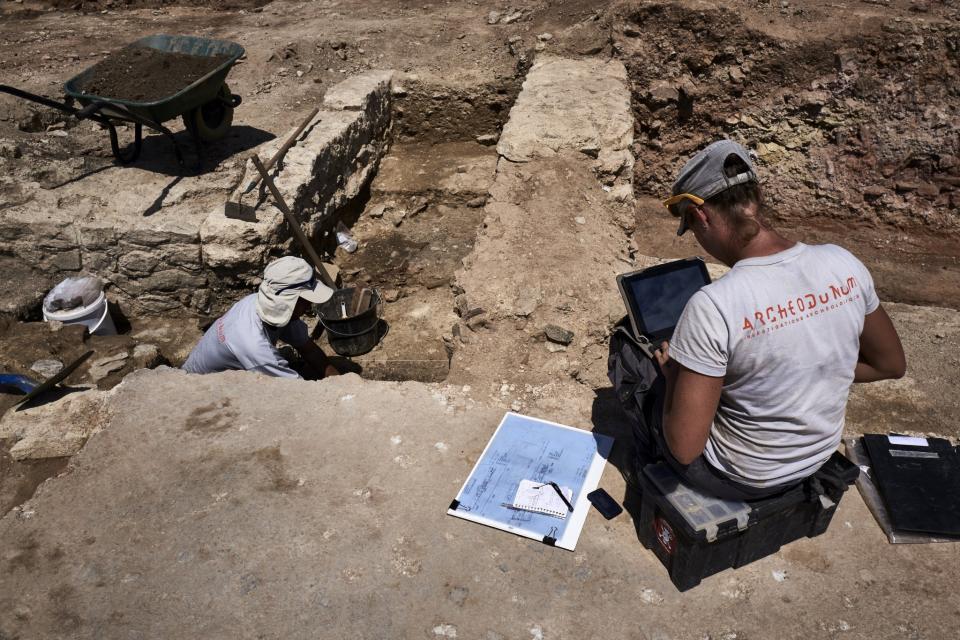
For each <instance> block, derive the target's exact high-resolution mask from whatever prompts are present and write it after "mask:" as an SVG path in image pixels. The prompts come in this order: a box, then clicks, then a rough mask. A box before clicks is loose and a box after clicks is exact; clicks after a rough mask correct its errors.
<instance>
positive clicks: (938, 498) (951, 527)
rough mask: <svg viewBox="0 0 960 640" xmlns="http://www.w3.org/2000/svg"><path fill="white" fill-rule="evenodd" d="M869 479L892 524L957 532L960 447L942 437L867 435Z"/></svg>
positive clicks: (934, 531)
mask: <svg viewBox="0 0 960 640" xmlns="http://www.w3.org/2000/svg"><path fill="white" fill-rule="evenodd" d="M863 443H864V445H865V446H866V448H867V453H868V454H869V455H870V466H871V468H872V471H873V473H872V475H873V479H874V481H875V482H876V484H877V486H878V487H879V488H880V495H881V496H883V502H884V504H885V505H886V507H887V512H888V513H889V514H890V521H891V523H892V524H893V528H894V529H896V530H900V531H914V532H922V533H930V534H937V535H945V536H960V452H958V451H957V448H955V447H954V446H953V445H951V444H950V442H948V441H947V440H944V439H942V438H905V437H902V436H896V435H892V436H885V435H878V434H868V435H865V436H863Z"/></svg>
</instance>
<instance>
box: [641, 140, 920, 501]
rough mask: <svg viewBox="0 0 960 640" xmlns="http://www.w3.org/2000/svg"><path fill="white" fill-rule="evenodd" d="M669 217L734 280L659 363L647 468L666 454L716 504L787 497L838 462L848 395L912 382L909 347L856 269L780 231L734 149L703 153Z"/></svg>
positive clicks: (693, 310) (828, 249)
mask: <svg viewBox="0 0 960 640" xmlns="http://www.w3.org/2000/svg"><path fill="white" fill-rule="evenodd" d="M664 204H665V205H666V206H667V207H668V208H669V210H670V212H671V213H672V214H673V215H674V216H675V217H678V218H679V219H680V226H679V229H678V230H677V235H682V234H683V233H684V232H685V231H687V230H690V231H692V232H693V234H694V236H695V237H696V240H697V242H698V243H699V244H700V246H701V247H702V248H703V249H704V250H705V251H707V252H708V253H709V254H710V255H712V256H713V257H715V258H716V259H717V260H719V261H720V262H722V263H724V264H726V265H727V266H729V267H731V270H730V271H729V272H728V273H727V274H726V275H724V276H723V277H722V278H719V279H718V280H717V281H716V282H713V283H711V284H709V285H707V286H705V287H703V288H702V289H701V290H700V291H698V292H697V293H696V294H694V296H693V297H692V298H691V299H690V301H689V302H688V303H687V305H686V307H685V308H684V311H683V314H682V316H681V318H680V321H679V323H678V325H677V327H676V330H675V332H674V334H673V337H672V340H671V342H670V343H669V344H668V343H666V342H664V343H663V344H662V345H661V346H660V349H658V350H657V351H656V352H655V355H656V360H657V363H656V364H657V366H658V368H659V370H660V372H661V375H659V376H658V377H657V378H656V379H655V380H651V381H650V383H651V385H650V386H652V389H651V392H650V393H649V394H647V397H645V398H643V401H642V403H641V404H642V406H643V407H644V412H643V414H644V416H645V418H646V420H645V422H647V424H644V425H640V426H639V428H638V429H635V432H637V438H638V441H639V442H640V447H641V451H640V460H641V462H642V461H643V459H644V457H646V458H647V459H649V458H652V457H659V456H660V455H662V456H664V457H666V459H667V461H668V462H669V463H670V464H671V465H672V466H673V467H674V469H675V470H676V471H677V472H678V473H680V475H681V476H682V477H683V478H684V479H685V481H687V482H688V483H689V484H691V485H694V486H696V487H698V488H700V489H702V490H704V491H706V492H708V493H711V494H713V495H715V496H718V497H720V498H726V499H732V500H753V499H759V498H763V497H766V496H770V495H774V494H777V493H780V492H782V491H785V490H787V489H788V488H790V487H792V486H795V485H796V484H798V483H799V482H801V481H803V480H804V479H805V478H807V477H808V476H810V475H812V474H813V473H815V472H816V471H817V470H818V469H819V468H820V467H821V466H822V465H823V463H824V462H826V460H827V459H828V458H829V457H830V456H831V455H832V454H833V452H834V451H835V450H836V449H837V446H838V445H839V443H840V438H841V434H842V432H843V426H844V417H845V412H846V405H847V397H848V394H849V391H850V385H851V384H852V383H854V382H871V381H875V380H883V379H887V378H899V377H902V376H903V375H904V373H905V371H906V359H905V357H904V353H903V348H902V346H901V344H900V338H899V336H898V335H897V331H896V329H895V328H894V326H893V323H892V322H891V321H890V318H889V316H888V315H887V313H886V312H885V311H884V309H883V307H882V306H881V305H880V302H879V299H878V298H877V294H876V291H875V290H874V284H873V279H872V278H871V276H870V273H869V271H868V270H867V268H866V267H865V266H864V265H863V264H862V263H861V262H860V261H859V260H858V259H857V258H855V257H854V256H853V255H852V254H851V253H849V252H848V251H847V250H845V249H842V248H841V247H838V246H835V245H829V244H827V245H806V244H803V243H802V242H795V241H793V240H788V239H787V238H785V237H783V236H781V235H780V234H779V233H777V232H776V231H775V230H774V229H773V228H772V227H771V225H770V222H769V221H768V220H767V218H766V216H765V215H764V203H763V195H762V192H761V189H760V185H759V184H758V182H757V175H756V173H755V172H754V168H753V166H752V163H751V161H750V157H749V155H748V153H747V151H746V150H745V149H744V148H743V147H742V146H740V145H739V144H737V143H735V142H732V141H730V140H721V141H719V142H715V143H713V144H711V145H710V146H709V147H707V148H706V149H704V150H702V151H700V152H699V153H698V154H696V155H695V156H694V157H693V158H692V159H691V160H689V161H688V162H687V163H686V164H685V165H684V167H683V169H682V170H681V172H680V175H679V177H678V179H677V181H676V182H675V183H674V185H673V195H672V197H671V198H669V199H668V200H666V201H665V202H664ZM647 362H649V361H647ZM650 370H651V371H653V370H654V367H650ZM644 442H646V443H647V447H648V448H647V450H646V451H643V447H644V444H643V443H644Z"/></svg>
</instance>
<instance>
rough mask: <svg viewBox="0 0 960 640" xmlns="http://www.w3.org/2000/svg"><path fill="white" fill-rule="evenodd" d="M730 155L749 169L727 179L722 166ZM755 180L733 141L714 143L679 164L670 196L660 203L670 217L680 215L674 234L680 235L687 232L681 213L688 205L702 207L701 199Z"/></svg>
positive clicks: (747, 156) (747, 157)
mask: <svg viewBox="0 0 960 640" xmlns="http://www.w3.org/2000/svg"><path fill="white" fill-rule="evenodd" d="M731 155H736V156H738V157H739V158H740V159H741V160H743V162H744V163H745V164H746V165H747V166H748V167H750V169H749V170H748V171H745V172H743V173H740V174H737V175H735V176H732V177H729V178H728V177H727V175H726V174H725V173H724V172H723V164H724V163H725V162H726V161H727V158H729V157H730V156H731ZM756 180H757V174H756V172H755V171H754V170H753V162H751V161H750V153H749V152H748V151H747V150H746V149H744V148H743V146H741V145H740V144H737V143H736V142H734V141H733V140H718V141H716V142H714V143H712V144H711V145H709V146H708V147H707V148H705V149H703V150H701V151H700V152H699V153H697V155H695V156H693V157H692V158H690V159H689V160H687V163H686V164H685V165H683V169H681V170H680V175H679V176H678V177H677V181H676V182H674V183H673V189H672V191H671V194H672V195H671V197H670V198H667V199H666V200H664V201H663V204H664V205H665V206H666V207H667V208H668V209H670V211H671V212H672V213H673V214H674V215H678V216H680V226H679V228H678V229H677V235H678V236H682V235H683V234H684V232H686V230H687V218H686V216H684V215H683V214H684V211H686V208H687V206H688V205H689V203H691V202H693V203H694V204H698V205H699V204H703V202H704V200H707V199H709V198H712V197H713V196H715V195H717V194H718V193H720V192H721V191H725V190H726V189H729V188H730V187H733V186H736V185H738V184H743V183H744V182H750V181H756Z"/></svg>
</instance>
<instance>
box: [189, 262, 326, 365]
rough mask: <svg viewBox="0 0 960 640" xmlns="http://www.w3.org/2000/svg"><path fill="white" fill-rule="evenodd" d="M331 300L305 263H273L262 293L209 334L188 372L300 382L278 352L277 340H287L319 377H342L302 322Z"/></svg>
mask: <svg viewBox="0 0 960 640" xmlns="http://www.w3.org/2000/svg"><path fill="white" fill-rule="evenodd" d="M332 295H333V290H332V289H330V288H329V287H327V286H326V285H324V284H323V283H322V282H320V281H319V280H318V279H317V276H316V273H315V272H314V270H313V267H311V266H310V265H309V264H308V263H307V261H306V260H303V259H301V258H296V257H293V256H286V257H284V258H280V259H279V260H274V261H273V262H271V263H270V264H268V265H267V268H266V269H265V270H264V272H263V282H262V283H260V289H259V290H258V291H257V293H252V294H250V295H248V296H247V297H245V298H243V299H242V300H240V301H239V302H237V303H236V304H235V305H233V307H231V308H230V310H229V311H227V313H226V314H224V315H223V316H222V317H221V318H219V319H217V321H216V322H214V323H213V324H212V325H211V326H210V328H209V329H207V332H206V333H205V334H204V335H203V338H201V339H200V342H199V343H197V346H196V347H194V348H193V351H191V352H190V357H188V358H187V361H186V362H185V363H184V364H183V369H184V370H185V371H188V372H190V373H215V372H217V371H227V370H230V369H240V370H246V371H259V372H260V373H265V374H267V375H271V376H278V377H284V378H299V377H300V374H298V373H297V372H296V371H294V370H293V369H292V368H291V367H290V365H289V364H288V363H287V361H286V360H285V359H284V358H283V357H282V356H281V355H280V352H279V351H278V350H277V346H276V345H277V341H278V340H282V341H284V342H286V343H287V344H289V345H290V346H292V347H293V348H294V349H296V350H297V352H298V353H299V354H300V356H301V357H302V358H303V359H304V361H305V362H306V363H307V364H308V365H310V367H311V368H312V369H314V370H315V371H316V373H317V375H318V376H319V377H325V376H330V375H338V374H339V373H340V372H339V371H338V370H337V369H336V368H335V367H333V366H332V365H331V364H330V362H329V360H328V359H327V356H326V354H325V353H324V352H323V350H322V349H320V347H318V346H317V344H316V343H315V342H314V341H313V340H311V339H310V336H309V333H308V331H307V325H306V324H304V322H303V321H302V320H300V316H302V315H303V314H304V313H306V311H307V310H308V309H309V308H310V305H311V304H319V303H322V302H326V301H327V300H329V299H330V297H331V296H332Z"/></svg>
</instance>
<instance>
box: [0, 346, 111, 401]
mask: <svg viewBox="0 0 960 640" xmlns="http://www.w3.org/2000/svg"><path fill="white" fill-rule="evenodd" d="M92 355H93V351H87V352H86V353H84V354H83V355H82V356H80V357H79V358H77V359H76V360H74V361H73V362H71V363H70V364H68V365H67V366H65V367H64V368H63V369H61V370H60V371H59V372H58V373H57V374H56V375H53V376H51V377H49V378H47V379H46V380H44V381H43V382H35V381H33V380H32V379H30V378H28V377H27V376H23V375H20V374H17V373H0V388H4V387H13V388H14V389H19V390H20V391H22V392H23V393H24V394H25V395H24V396H23V397H22V398H20V399H19V400H17V401H16V402H15V403H14V406H16V405H20V407H21V408H22V407H23V406H24V405H25V404H26V403H28V402H30V401H31V400H33V399H34V398H36V397H37V396H39V395H41V394H43V393H46V392H47V391H50V390H51V389H53V388H54V387H55V386H57V385H58V384H60V383H61V382H63V381H64V380H66V379H67V378H68V377H69V376H70V374H71V373H73V372H74V371H76V370H77V367H79V366H80V365H81V364H83V363H84V362H85V361H86V360H87V358H89V357H90V356H92Z"/></svg>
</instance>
